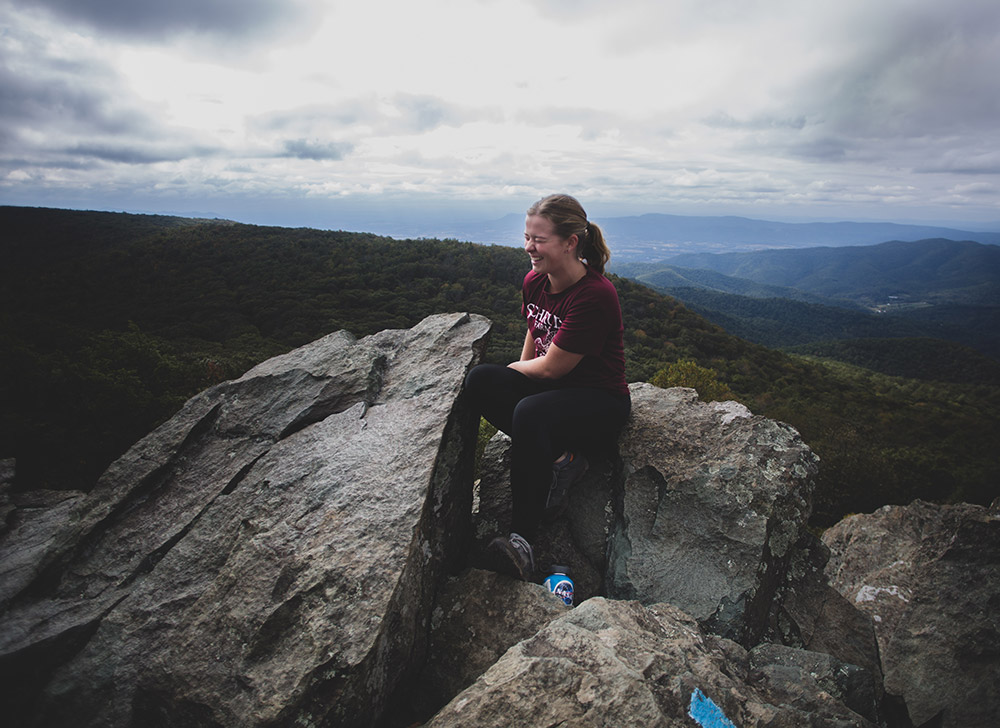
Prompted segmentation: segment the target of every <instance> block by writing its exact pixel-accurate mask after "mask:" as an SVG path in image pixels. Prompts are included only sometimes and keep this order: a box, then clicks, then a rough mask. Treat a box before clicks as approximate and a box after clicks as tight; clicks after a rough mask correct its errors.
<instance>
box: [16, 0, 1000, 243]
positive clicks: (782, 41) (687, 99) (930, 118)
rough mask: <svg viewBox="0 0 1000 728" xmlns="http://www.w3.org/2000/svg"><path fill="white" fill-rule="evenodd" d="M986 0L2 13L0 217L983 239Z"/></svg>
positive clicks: (517, 0)
mask: <svg viewBox="0 0 1000 728" xmlns="http://www.w3.org/2000/svg"><path fill="white" fill-rule="evenodd" d="M998 68H1000V2H997V1H996V0H947V2H945V1H943V0H877V1H873V0H614V2H612V1H610V0H600V1H598V0H542V1H536V2H527V1H522V0H423V1H419V0H408V1H407V0H349V1H342V0H0V204H14V205H33V206H36V205H37V206H52V207H72V208H86V209H105V210H127V211H136V212H173V213H184V214H195V215H199V214H206V215H211V216H220V217H228V218H232V219H236V220H240V221H244V222H254V223H266V224H279V225H289V226H300V225H305V226H312V227H333V228H337V227H343V228H349V229H358V226H360V225H362V224H367V225H368V226H367V227H365V228H363V229H374V227H375V226H376V223H377V222H378V221H379V220H381V219H383V218H387V217H392V216H396V217H401V216H403V217H409V218H410V219H413V220H415V221H419V220H430V219H433V218H434V217H435V216H442V215H447V216H453V217H456V218H461V217H465V218H468V219H476V218H479V217H482V218H489V217H498V216H500V215H502V214H504V213H508V212H520V211H522V210H523V209H524V207H525V206H526V205H527V204H528V203H530V202H531V201H533V200H534V199H536V198H537V197H538V196H540V195H542V194H547V193H548V192H552V191H568V192H571V193H573V194H576V195H577V196H578V197H580V199H581V201H583V202H584V204H585V206H586V207H587V208H588V211H589V212H590V213H591V217H597V218H599V217H600V216H602V215H604V216H610V215H618V214H635V213H641V212H667V213H674V214H708V215H714V214H738V215H746V216H749V217H758V218H767V219H797V218H798V219H806V218H809V219H828V220H834V219H852V220H874V219H879V220H893V221H897V222H921V221H928V222H937V223H948V224H953V225H954V224H956V223H958V224H961V225H962V226H964V227H967V228H980V229H981V228H987V229H1000V73H998V71H997V69H998Z"/></svg>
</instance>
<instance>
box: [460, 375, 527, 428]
mask: <svg viewBox="0 0 1000 728" xmlns="http://www.w3.org/2000/svg"><path fill="white" fill-rule="evenodd" d="M544 390H545V386H544V385H543V384H541V383H539V382H536V381H533V380H531V379H529V378H528V377H526V376H524V375H523V374H521V372H519V371H516V370H514V369H511V368H510V367H506V366H502V365H500V364H480V365H479V366H477V367H473V368H472V370H471V371H470V372H469V373H468V374H467V375H466V377H465V393H466V396H467V397H469V399H470V400H471V403H472V407H473V408H474V409H475V410H476V411H477V412H479V414H481V415H482V416H483V417H485V418H486V420H487V421H488V422H489V423H490V424H491V425H493V426H494V427H496V428H497V429H498V430H501V431H503V432H506V433H507V434H508V435H511V434H512V430H513V422H512V420H513V417H514V408H515V407H517V403H518V402H520V401H521V400H522V399H524V398H525V397H527V396H529V395H532V394H538V393H539V392H542V391H544Z"/></svg>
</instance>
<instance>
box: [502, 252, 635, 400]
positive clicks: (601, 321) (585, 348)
mask: <svg viewBox="0 0 1000 728" xmlns="http://www.w3.org/2000/svg"><path fill="white" fill-rule="evenodd" d="M548 288H549V277H548V276H547V275H545V274H544V273H535V272H534V271H529V272H528V275H526V276H525V277H524V285H523V286H522V287H521V295H522V298H523V303H522V305H521V313H522V314H523V315H524V317H525V318H526V319H527V321H528V329H529V330H530V331H531V337H532V338H533V339H534V340H535V356H536V357H539V356H545V354H546V353H547V352H548V350H549V346H551V345H552V344H553V343H554V344H555V345H556V346H558V347H559V348H560V349H563V350H565V351H569V352H572V353H573V354H583V359H581V360H580V363H579V364H577V365H576V367H574V369H573V371H571V372H570V373H569V374H567V375H566V376H565V377H563V378H562V379H560V380H559V385H560V386H563V387H595V388H597V389H607V390H610V391H612V392H615V393H616V394H628V384H627V383H626V382H625V347H624V345H623V343H622V333H623V330H624V329H623V326H622V309H621V304H620V303H619V302H618V291H616V290H615V287H614V285H613V284H612V283H611V281H609V280H608V279H607V278H605V277H604V276H602V275H601V274H600V273H598V272H596V271H594V270H592V269H591V268H587V274H586V275H585V276H584V277H583V278H581V279H580V280H579V281H577V282H576V283H574V284H573V285H572V286H570V287H569V288H567V289H566V290H565V291H561V292H560V293H550V292H549V290H548Z"/></svg>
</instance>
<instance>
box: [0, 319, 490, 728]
mask: <svg viewBox="0 0 1000 728" xmlns="http://www.w3.org/2000/svg"><path fill="white" fill-rule="evenodd" d="M488 329H489V322H488V321H487V320H485V319H483V318H481V317H476V316H469V315H465V314H455V315H441V316H434V317H430V318H428V319H426V320H425V321H423V322H422V323H421V324H419V325H418V326H416V327H415V328H413V329H411V330H407V331H385V332H382V333H380V334H377V335H374V336H370V337H367V338H365V339H362V340H355V339H354V338H353V337H351V336H350V335H349V334H346V333H343V332H341V333H336V334H331V335H330V336H327V337H325V338H323V339H321V340H319V341H317V342H314V343H313V344H311V345H309V346H306V347H303V348H301V349H298V350H296V351H293V352H291V353H289V354H287V355H285V356H281V357H277V358H275V359H272V360H269V361H267V362H264V363H263V364H261V365H259V366H258V367H256V368H254V369H253V370H251V371H250V372H248V373H247V374H246V375H245V376H243V377H242V378H240V379H239V380H236V381H233V382H227V383H224V384H221V385H219V386H217V387H214V388H212V389H209V390H207V391H206V392H204V393H202V394H201V395H198V396H196V397H194V398H193V399H192V400H190V401H189V402H188V403H187V404H186V405H185V407H184V408H183V409H182V410H181V412H180V413H178V415H176V416H175V417H174V418H173V419H171V420H170V421H169V422H167V423H166V424H164V425H163V426H162V427H160V428H159V429H158V430H156V431H155V432H154V433H152V434H151V435H150V436H148V437H147V438H145V439H144V440H142V441H140V442H139V443H138V444H137V445H136V446H135V447H133V448H132V449H131V450H130V451H129V452H128V453H127V454H126V455H125V456H123V457H122V458H121V459H120V460H118V461H117V462H116V463H115V464H114V465H112V466H111V468H109V470H108V471H107V473H105V475H104V476H103V477H102V478H101V480H100V482H99V483H98V485H97V487H96V488H95V489H94V490H93V491H92V492H91V493H90V494H89V495H87V496H81V495H78V494H77V495H75V496H70V497H66V498H64V499H63V500H62V501H60V502H59V503H57V504H56V508H57V511H53V510H52V508H47V509H41V510H40V509H37V508H21V509H18V510H17V511H16V512H15V513H14V514H13V515H12V516H11V518H12V519H13V522H12V523H11V525H10V527H9V528H8V531H7V532H6V533H5V534H4V535H3V538H2V541H0V559H2V562H3V564H4V581H3V586H2V591H0V605H2V608H3V612H2V615H0V622H2V625H3V626H2V633H0V670H2V676H3V681H4V696H5V697H4V705H3V706H2V710H3V714H4V716H5V719H9V718H12V717H13V718H14V723H16V724H18V725H42V726H58V725H67V726H68V725H73V726H83V725H102V726H127V725H185V726H192V725H194V726H200V725H205V726H207V725H221V726H237V725H238V726H254V725H304V724H317V725H319V724H331V725H342V726H354V725H374V724H375V723H377V722H378V720H379V717H380V716H381V715H382V714H383V712H384V709H385V706H386V704H387V702H388V701H389V699H390V697H391V696H392V694H393V692H394V691H395V690H396V689H397V687H398V686H400V685H401V684H403V683H404V682H405V680H406V677H407V675H406V673H407V671H408V670H409V669H411V668H413V667H416V666H419V665H420V664H421V663H422V661H423V656H424V651H425V647H426V645H425V643H426V635H427V626H428V623H429V619H430V614H431V609H432V606H433V598H434V594H435V592H436V587H437V582H438V581H439V580H440V579H441V578H442V576H443V569H444V565H445V563H444V562H445V558H446V556H448V555H451V556H452V557H454V555H455V554H458V553H460V551H461V547H460V545H459V544H460V543H461V542H463V541H464V540H465V531H464V529H465V527H466V526H467V524H468V512H469V510H470V507H471V497H470V495H469V489H468V486H467V484H468V482H469V481H470V480H471V476H472V472H471V467H472V453H473V452H474V442H473V441H472V437H474V433H475V421H476V420H475V418H474V417H473V416H472V415H471V413H470V412H468V411H466V410H465V409H464V408H463V407H462V404H461V402H462V400H461V399H460V398H459V397H458V395H459V392H460V389H461V386H462V383H463V380H464V376H465V373H466V371H467V370H468V368H469V367H470V366H471V365H473V364H474V363H476V362H477V361H478V360H479V357H480V355H481V352H482V349H483V347H484V346H485V338H486V335H487V333H488ZM29 535H30V536H29ZM26 536H29V537H26Z"/></svg>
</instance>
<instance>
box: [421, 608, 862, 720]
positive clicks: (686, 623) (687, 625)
mask: <svg viewBox="0 0 1000 728" xmlns="http://www.w3.org/2000/svg"><path fill="white" fill-rule="evenodd" d="M791 652H796V651H794V650H793V651H791ZM763 661H764V662H767V663H768V664H769V665H770V664H774V662H773V660H766V659H765V660H763ZM820 662H821V660H820ZM796 664H798V663H796ZM793 670H798V671H799V672H800V673H801V668H793ZM774 672H775V671H773V670H772V671H770V673H774ZM770 673H769V672H768V671H767V670H766V669H762V668H761V667H757V668H754V667H753V664H752V661H751V658H750V656H749V655H748V654H747V652H746V651H745V650H743V648H741V647H740V646H739V645H737V644H736V643H734V642H732V641H730V640H726V639H722V638H718V637H715V636H713V635H706V634H704V633H703V632H702V631H701V630H700V628H699V627H698V624H697V622H696V621H695V620H694V619H692V618H691V617H689V616H687V615H685V614H684V613H683V612H681V611H680V610H678V609H676V608H675V607H672V606H670V605H667V604H660V605H651V606H649V607H645V606H643V605H642V604H640V603H639V602H635V601H611V600H608V599H605V598H602V597H597V598H594V599H590V600H588V601H587V602H585V603H584V604H582V605H581V606H579V607H576V608H575V609H573V610H572V611H570V612H569V613H567V614H565V615H564V616H562V617H559V618H558V619H556V620H554V621H552V622H550V623H549V624H548V626H546V627H545V628H544V629H542V630H541V631H540V632H538V634H536V635H535V636H533V637H531V638H530V639H527V640H524V641H523V642H520V643H518V644H517V645H515V646H514V647H512V648H511V649H510V650H508V651H507V652H506V653H505V654H504V656H503V657H502V658H500V660H499V661H498V662H497V663H496V664H495V665H493V666H492V667H491V668H490V669H489V670H487V671H486V672H485V673H484V674H483V675H482V676H481V677H480V678H479V679H478V680H477V681H476V682H475V683H474V684H473V685H471V686H470V687H469V688H467V689H466V690H464V691H463V692H462V693H460V694H459V695H457V696H456V697H455V698H454V699H453V700H452V701H451V702H450V703H449V704H448V705H447V706H445V707H444V708H443V709H442V710H441V711H440V712H439V713H438V714H437V715H436V716H435V717H434V718H433V719H432V720H431V721H429V722H428V723H427V724H426V726H427V728H451V726H481V727H485V726H503V727H504V728H520V727H522V726H523V727H528V726H548V725H564V726H616V727H620V728H629V727H631V726H642V728H649V727H652V726H664V727H666V726H679V725H685V726H686V725H693V724H694V723H692V719H696V720H697V724H698V725H702V726H709V725H712V726H725V725H737V726H740V727H741V728H754V727H755V726H787V727H788V728H791V727H792V726H801V725H810V726H817V727H824V728H825V727H827V726H828V727H830V728H833V727H834V726H837V727H838V728H841V727H844V726H873V725H874V723H872V722H870V721H868V720H867V719H865V718H864V717H862V716H860V715H858V714H856V713H854V712H853V711H851V710H850V709H848V708H847V707H846V706H845V705H844V703H843V702H842V701H841V700H839V699H838V698H837V697H835V696H834V695H832V694H830V693H828V692H827V691H826V690H825V689H824V688H823V685H822V684H827V685H829V686H830V687H837V685H836V681H835V680H829V681H827V680H825V676H826V673H824V675H823V676H819V677H817V678H812V679H811V680H810V681H806V682H803V683H802V684H800V685H798V686H796V688H795V694H794V702H789V696H790V688H789V684H788V682H787V681H783V680H780V679H778V678H776V677H773V676H772V675H771V674H770ZM821 683H822V684H821ZM724 720H726V721H731V722H723V721H724Z"/></svg>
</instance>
